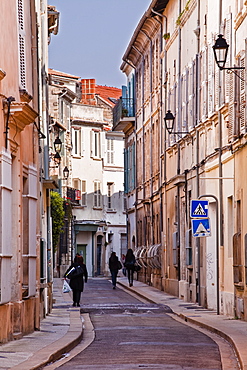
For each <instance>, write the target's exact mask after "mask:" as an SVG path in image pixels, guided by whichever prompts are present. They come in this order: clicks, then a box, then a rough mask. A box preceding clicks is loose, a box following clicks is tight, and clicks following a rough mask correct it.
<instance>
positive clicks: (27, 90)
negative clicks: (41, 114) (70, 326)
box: [0, 0, 40, 342]
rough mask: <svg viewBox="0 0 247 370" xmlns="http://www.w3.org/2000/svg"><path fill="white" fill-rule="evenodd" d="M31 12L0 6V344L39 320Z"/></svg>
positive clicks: (27, 6)
mask: <svg viewBox="0 0 247 370" xmlns="http://www.w3.org/2000/svg"><path fill="white" fill-rule="evenodd" d="M34 11H35V9H34V7H33V6H32V4H31V3H29V2H21V1H19V2H18V3H17V1H14V0H10V1H8V2H1V4H0V14H1V22H0V30H1V35H2V37H1V42H0V79H1V81H0V105H1V109H0V125H1V135H0V148H1V149H0V173H1V197H0V203H1V204H0V210H1V211H0V230H1V232H0V235H1V238H0V302H1V305H0V318H1V319H0V321H1V325H0V342H6V341H7V340H10V339H13V338H15V337H17V336H20V335H23V334H27V333H29V332H31V331H33V330H34V329H35V328H39V320H40V317H39V313H40V307H39V290H38V281H39V262H40V261H39V237H40V216H39V204H38V196H37V194H38V178H39V177H38V176H39V175H38V171H39V163H38V130H37V126H36V125H35V124H34V122H35V121H36V118H37V116H38V112H37V109H38V103H37V99H38V98H37V89H35V90H34V88H35V87H37V81H36V78H37V77H35V78H34V71H35V70H37V65H36V57H34V56H33V53H32V48H33V47H34V46H35V44H34V43H35V37H32V36H34V34H32V31H33V25H34V23H33V22H35V19H36V18H35V12H34ZM17 20H18V21H17ZM34 28H35V27H34ZM10 46H11V47H10Z"/></svg>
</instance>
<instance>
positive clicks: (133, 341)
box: [58, 278, 222, 370]
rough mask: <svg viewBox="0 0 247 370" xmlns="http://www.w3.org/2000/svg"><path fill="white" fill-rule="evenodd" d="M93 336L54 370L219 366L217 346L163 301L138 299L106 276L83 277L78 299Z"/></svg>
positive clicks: (170, 369)
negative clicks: (176, 316) (176, 317)
mask: <svg viewBox="0 0 247 370" xmlns="http://www.w3.org/2000/svg"><path fill="white" fill-rule="evenodd" d="M81 312H82V313H89V314H90V319H91V321H92V324H93V327H94V330H95V339H94V341H93V342H92V343H91V344H90V345H89V346H88V347H87V348H86V349H84V350H83V351H82V352H80V353H79V354H78V355H76V356H75V357H74V358H72V359H71V360H69V361H68V362H67V363H65V364H64V365H62V366H59V367H58V368H59V369H70V370H71V369H73V370H77V369H84V370H136V369H144V370H145V369H153V370H154V369H157V370H160V369H163V370H180V369H184V370H199V369H203V370H206V369H207V370H209V369H214V370H216V369H217V370H218V369H222V367H221V360H220V352H219V348H218V345H217V344H216V343H215V342H214V341H213V340H212V339H211V338H210V337H209V336H207V335H205V334H204V333H202V332H200V331H198V330H196V329H194V328H192V327H190V326H188V325H186V324H184V323H181V322H178V321H177V320H174V319H173V318H172V317H170V316H169V315H168V313H170V312H171V311H170V309H169V307H167V306H163V305H156V304H150V303H143V302H141V301H140V300H139V299H137V298H135V297H133V296H132V295H130V294H128V293H127V292H125V291H124V290H122V289H120V288H118V287H117V289H115V290H113V289H112V285H111V283H110V282H109V281H108V280H106V279H100V278H99V279H89V281H88V283H87V284H86V286H85V291H84V292H83V293H82V298H81Z"/></svg>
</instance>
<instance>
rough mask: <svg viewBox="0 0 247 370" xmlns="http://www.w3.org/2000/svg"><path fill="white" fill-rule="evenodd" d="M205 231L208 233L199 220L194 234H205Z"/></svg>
mask: <svg viewBox="0 0 247 370" xmlns="http://www.w3.org/2000/svg"><path fill="white" fill-rule="evenodd" d="M205 233H208V231H207V229H205V227H204V225H203V224H202V223H201V222H200V223H199V225H198V228H197V230H196V234H205Z"/></svg>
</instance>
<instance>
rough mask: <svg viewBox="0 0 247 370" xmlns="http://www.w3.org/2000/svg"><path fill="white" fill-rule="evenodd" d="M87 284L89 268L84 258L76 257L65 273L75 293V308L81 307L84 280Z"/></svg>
mask: <svg viewBox="0 0 247 370" xmlns="http://www.w3.org/2000/svg"><path fill="white" fill-rule="evenodd" d="M83 276H84V279H85V283H87V278H88V273H87V267H86V265H85V264H84V261H83V257H82V256H80V255H76V256H75V259H74V262H73V263H72V264H71V265H70V267H69V268H68V270H67V271H66V272H65V274H64V277H65V278H69V279H70V282H69V285H70V287H71V289H72V291H73V307H75V306H77V307H80V299H81V292H83V289H84V279H83Z"/></svg>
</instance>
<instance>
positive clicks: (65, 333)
mask: <svg viewBox="0 0 247 370" xmlns="http://www.w3.org/2000/svg"><path fill="white" fill-rule="evenodd" d="M53 298H54V301H55V303H54V305H53V309H52V312H51V314H49V315H48V316H47V317H46V318H45V319H44V320H42V321H41V327H40V331H35V332H34V333H31V334H29V335H26V336H24V337H23V338H22V339H19V340H14V341H11V342H8V343H6V344H3V345H0V370H6V369H15V370H31V369H32V370H34V369H39V368H42V367H43V366H45V365H46V364H48V363H49V362H51V361H54V360H57V359H59V358H60V357H61V356H63V355H64V354H66V353H67V352H68V351H70V350H71V349H72V348H73V347H75V346H76V345H77V344H78V343H79V342H80V341H81V339H82V334H83V322H82V318H81V316H80V310H79V308H75V307H72V299H71V297H70V295H69V294H68V293H66V294H63V293H62V279H54V294H53Z"/></svg>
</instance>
